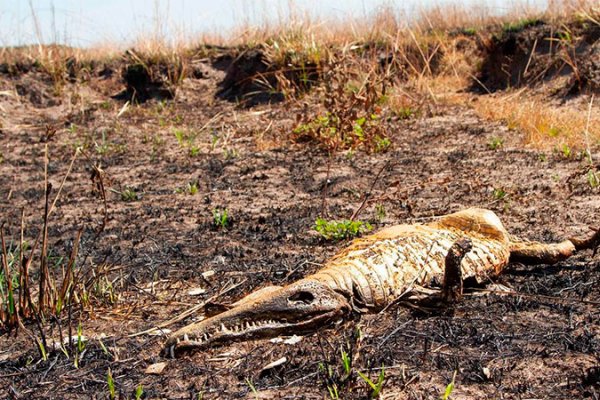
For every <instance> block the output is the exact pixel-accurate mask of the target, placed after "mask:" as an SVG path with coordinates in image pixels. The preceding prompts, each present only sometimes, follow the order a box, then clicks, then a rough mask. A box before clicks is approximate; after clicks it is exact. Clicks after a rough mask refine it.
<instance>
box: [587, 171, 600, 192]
mask: <svg viewBox="0 0 600 400" xmlns="http://www.w3.org/2000/svg"><path fill="white" fill-rule="evenodd" d="M587 180H588V183H589V184H590V187H591V188H592V189H596V188H597V187H598V186H600V177H598V173H597V172H596V171H594V170H592V169H590V170H589V171H588V173H587Z"/></svg>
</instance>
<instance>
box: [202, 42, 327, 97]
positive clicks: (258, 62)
mask: <svg viewBox="0 0 600 400" xmlns="http://www.w3.org/2000/svg"><path fill="white" fill-rule="evenodd" d="M213 65H214V66H215V67H216V68H217V69H224V70H225V72H226V75H225V78H224V79H223V80H222V81H221V82H220V83H219V90H218V91H217V97H218V98H221V99H224V100H228V101H233V102H241V103H243V104H244V105H245V106H254V105H257V104H261V103H277V102H280V101H282V100H283V99H284V90H293V91H307V90H308V89H310V87H311V86H312V85H313V84H314V83H316V82H317V81H318V79H319V66H318V65H316V64H315V63H312V62H309V61H305V60H304V61H303V60H296V59H294V56H293V55H292V54H290V55H287V56H285V57H284V59H283V60H282V61H279V62H274V61H272V60H270V59H269V57H268V56H267V55H266V52H265V51H264V50H263V49H261V48H252V49H243V50H239V53H238V54H237V55H235V56H233V55H221V56H219V57H218V58H216V59H215V61H214V62H213Z"/></svg>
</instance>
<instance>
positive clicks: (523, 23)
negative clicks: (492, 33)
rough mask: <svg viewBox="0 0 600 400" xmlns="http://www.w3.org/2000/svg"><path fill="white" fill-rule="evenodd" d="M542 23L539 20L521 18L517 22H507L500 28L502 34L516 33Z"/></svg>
mask: <svg viewBox="0 0 600 400" xmlns="http://www.w3.org/2000/svg"><path fill="white" fill-rule="evenodd" d="M541 23H543V21H542V20H541V19H539V18H523V19H521V20H519V21H517V22H507V23H505V24H504V25H503V26H502V32H504V33H517V32H521V31H522V30H523V29H526V28H529V27H531V26H536V25H539V24H541Z"/></svg>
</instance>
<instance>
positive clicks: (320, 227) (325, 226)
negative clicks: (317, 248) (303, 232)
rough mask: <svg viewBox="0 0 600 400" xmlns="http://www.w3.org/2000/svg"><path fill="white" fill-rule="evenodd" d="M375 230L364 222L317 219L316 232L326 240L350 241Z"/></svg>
mask: <svg viewBox="0 0 600 400" xmlns="http://www.w3.org/2000/svg"><path fill="white" fill-rule="evenodd" d="M372 229H373V227H372V226H371V224H369V223H368V222H363V221H352V220H348V219H345V220H341V221H328V220H326V219H323V218H317V220H316V221H315V230H316V231H317V232H319V233H320V234H321V236H323V237H324V238H325V239H327V240H330V239H335V240H341V239H348V238H353V237H357V236H359V235H361V234H363V233H366V232H370V231H371V230H372Z"/></svg>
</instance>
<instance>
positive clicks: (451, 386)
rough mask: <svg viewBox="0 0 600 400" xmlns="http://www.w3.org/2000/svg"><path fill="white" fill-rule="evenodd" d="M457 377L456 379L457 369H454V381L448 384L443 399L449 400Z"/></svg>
mask: <svg viewBox="0 0 600 400" xmlns="http://www.w3.org/2000/svg"><path fill="white" fill-rule="evenodd" d="M455 379H456V371H454V374H453V375H452V381H450V383H449V384H448V386H446V390H444V394H443V395H442V397H441V400H449V399H450V395H451V394H452V391H453V390H454V380H455Z"/></svg>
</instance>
